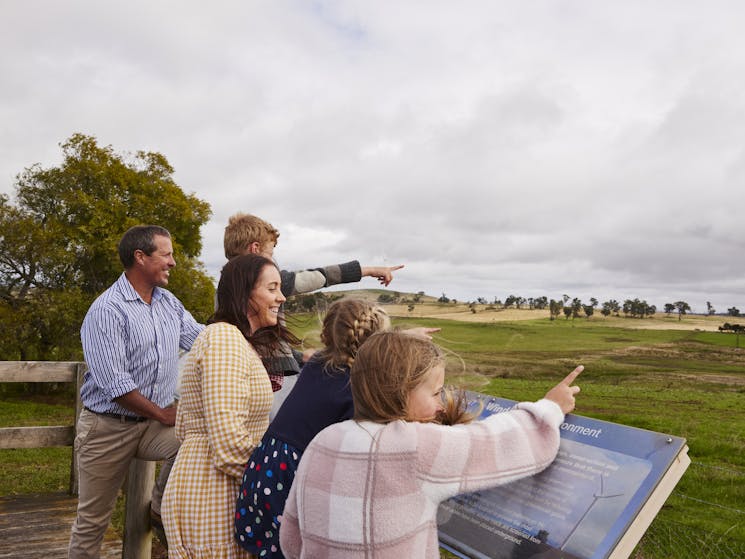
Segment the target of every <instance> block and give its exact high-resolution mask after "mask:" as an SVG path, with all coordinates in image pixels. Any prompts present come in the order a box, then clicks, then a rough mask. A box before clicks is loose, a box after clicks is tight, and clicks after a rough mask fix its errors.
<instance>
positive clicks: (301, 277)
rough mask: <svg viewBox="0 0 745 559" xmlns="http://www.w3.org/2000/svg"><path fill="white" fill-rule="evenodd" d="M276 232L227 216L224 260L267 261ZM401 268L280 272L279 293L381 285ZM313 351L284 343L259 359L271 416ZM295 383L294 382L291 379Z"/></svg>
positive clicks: (256, 221) (348, 266)
mask: <svg viewBox="0 0 745 559" xmlns="http://www.w3.org/2000/svg"><path fill="white" fill-rule="evenodd" d="M278 239H279V231H277V229H276V228H275V227H274V226H272V225H271V224H270V223H268V222H266V221H264V220H263V219H261V218H259V217H256V216H254V215H250V214H244V213H237V214H235V215H233V216H231V217H230V219H229V220H228V225H227V227H225V235H224V238H223V245H224V248H225V257H226V258H227V259H228V260H230V259H231V258H234V257H236V256H240V255H241V254H248V253H253V254H260V255H262V256H265V257H266V258H273V257H274V248H275V247H276V246H277V240H278ZM401 268H403V265H400V266H360V263H359V262H358V261H356V260H353V261H351V262H346V263H344V264H335V265H331V266H324V267H321V268H313V269H310V270H302V271H298V272H288V271H287V270H282V271H281V272H280V276H281V278H282V294H283V295H284V296H285V297H290V296H291V295H297V294H300V293H309V292H311V291H317V290H318V289H321V288H323V287H329V286H331V285H336V284H340V283H355V282H358V281H360V280H361V279H362V278H363V277H374V278H377V280H378V281H379V282H380V283H381V284H382V285H384V286H387V285H388V284H390V283H391V281H392V280H393V272H395V271H396V270H400V269H401ZM313 351H314V350H306V351H305V352H304V353H303V354H301V353H300V352H297V351H293V350H292V348H291V347H290V346H289V345H287V344H285V345H284V346H283V347H282V348H281V350H280V351H278V352H277V353H275V354H274V355H270V356H262V360H263V361H264V366H265V367H266V370H267V372H268V373H269V378H270V379H271V381H272V388H273V389H274V391H275V395H274V401H275V403H274V407H273V409H272V414H271V416H272V417H273V416H274V413H275V412H276V410H277V409H279V406H280V405H281V403H282V402H283V401H284V398H285V397H286V396H287V394H288V393H289V390H290V389H291V388H292V385H293V384H294V382H293V381H289V382H288V383H286V384H285V386H284V387H283V380H285V376H288V377H291V376H293V375H297V374H298V373H299V372H300V366H301V365H302V363H303V361H304V359H303V357H305V358H307V357H309V355H312V353H313ZM293 380H294V379H293Z"/></svg>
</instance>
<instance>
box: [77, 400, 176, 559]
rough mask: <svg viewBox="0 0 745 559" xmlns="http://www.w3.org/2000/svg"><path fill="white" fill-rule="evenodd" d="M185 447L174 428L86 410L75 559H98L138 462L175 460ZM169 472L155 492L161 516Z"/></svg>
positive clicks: (79, 442)
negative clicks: (131, 466)
mask: <svg viewBox="0 0 745 559" xmlns="http://www.w3.org/2000/svg"><path fill="white" fill-rule="evenodd" d="M178 447H179V442H178V440H177V439H176V436H175V433H174V428H173V427H167V426H165V425H163V424H162V423H159V422H158V421H154V420H146V421H142V422H139V423H137V422H131V421H129V422H123V421H121V420H119V419H114V418H110V417H105V416H101V415H97V414H95V413H93V412H90V411H88V410H83V411H82V413H81V414H80V419H79V420H78V429H77V436H76V437H75V451H76V452H77V455H78V476H79V497H78V513H77V517H76V519H75V523H74V524H73V526H72V535H71V537H70V548H69V557H70V559H78V558H86V559H94V558H97V557H98V556H99V551H100V548H101V542H102V541H103V536H104V534H105V532H106V529H107V528H108V526H109V521H110V520H111V514H112V512H113V510H114V505H115V503H116V497H117V493H118V492H119V488H120V487H121V486H122V483H123V482H124V478H125V476H126V475H127V470H128V469H129V464H130V462H131V461H132V459H133V458H140V459H142V460H169V459H170V460H173V458H174V457H175V456H176V453H177V452H178ZM168 471H170V468H166V469H165V470H162V471H161V475H159V476H158V479H157V481H156V483H155V487H154V488H153V503H152V507H153V510H155V512H157V513H160V500H161V498H162V497H163V490H164V489H165V484H166V481H168Z"/></svg>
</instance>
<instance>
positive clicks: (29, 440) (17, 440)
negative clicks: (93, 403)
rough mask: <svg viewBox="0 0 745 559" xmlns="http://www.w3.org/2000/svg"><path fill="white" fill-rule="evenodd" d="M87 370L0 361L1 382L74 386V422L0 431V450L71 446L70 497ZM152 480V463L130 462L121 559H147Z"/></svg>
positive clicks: (49, 363)
mask: <svg viewBox="0 0 745 559" xmlns="http://www.w3.org/2000/svg"><path fill="white" fill-rule="evenodd" d="M86 370H87V367H86V365H85V363H81V362H76V361H72V362H53V361H0V382H29V383H36V382H58V383H66V382H72V383H74V384H75V423H74V424H73V425H54V426H48V427H4V428H0V449H16V448H45V447H54V446H72V447H73V449H72V460H71V463H70V485H69V490H70V493H71V494H72V495H77V493H78V467H77V454H76V452H75V447H74V445H73V442H74V441H75V426H76V425H77V422H78V417H79V416H80V412H81V410H82V409H83V406H82V403H81V401H80V387H81V385H82V384H83V375H84V374H85V371H86ZM154 480H155V464H154V463H153V462H147V461H144V460H133V461H132V464H131V465H130V467H129V472H128V474H127V491H126V499H127V504H126V514H125V521H124V538H123V542H122V558H123V559H150V557H151V545H152V531H151V529H150V521H149V518H150V494H151V493H152V489H153V484H154Z"/></svg>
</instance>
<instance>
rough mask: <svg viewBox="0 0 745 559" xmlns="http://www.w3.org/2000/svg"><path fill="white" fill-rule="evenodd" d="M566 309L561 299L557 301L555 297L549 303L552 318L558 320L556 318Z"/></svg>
mask: <svg viewBox="0 0 745 559" xmlns="http://www.w3.org/2000/svg"><path fill="white" fill-rule="evenodd" d="M563 310H564V305H563V303H562V302H561V301H555V300H554V299H551V302H549V304H548V312H549V313H550V319H551V320H556V318H557V317H558V316H559V315H560V314H561V312H562V311H563Z"/></svg>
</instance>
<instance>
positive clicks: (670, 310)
mask: <svg viewBox="0 0 745 559" xmlns="http://www.w3.org/2000/svg"><path fill="white" fill-rule="evenodd" d="M674 310H675V305H673V304H672V303H665V314H667V315H668V316H669V315H671V314H672V313H673V311H674Z"/></svg>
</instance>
